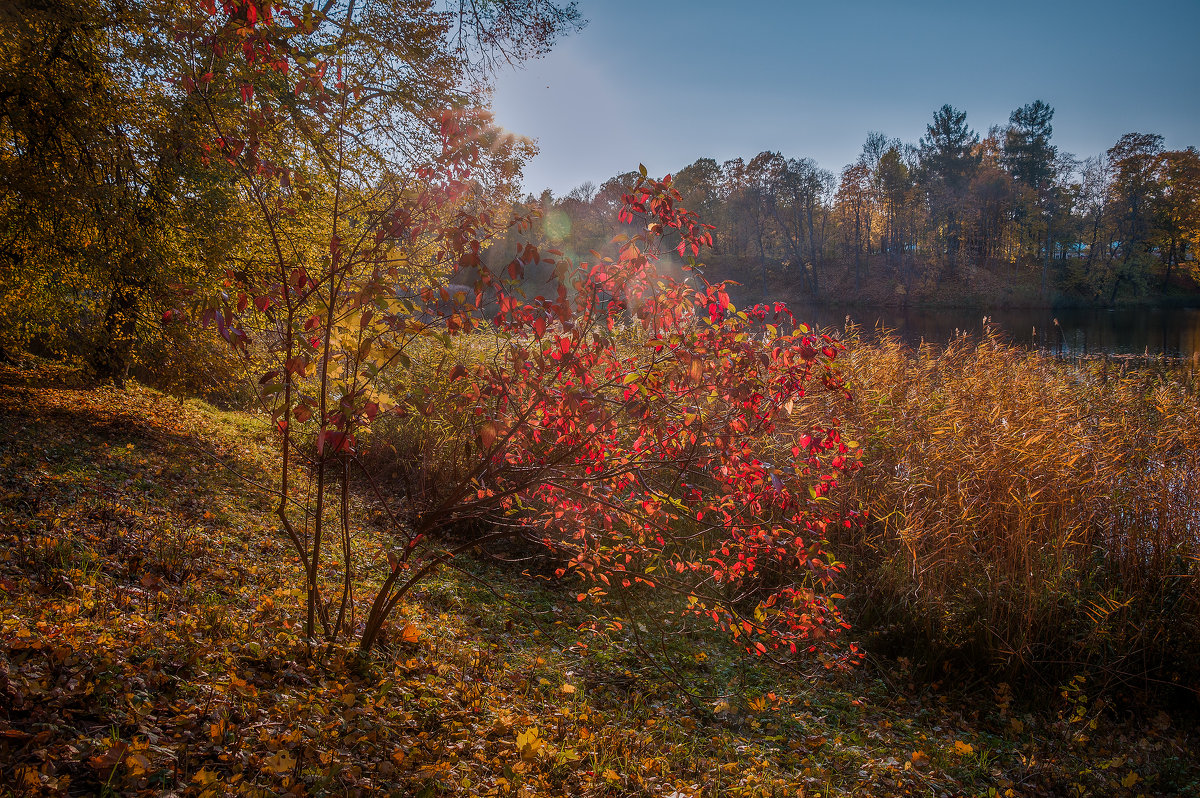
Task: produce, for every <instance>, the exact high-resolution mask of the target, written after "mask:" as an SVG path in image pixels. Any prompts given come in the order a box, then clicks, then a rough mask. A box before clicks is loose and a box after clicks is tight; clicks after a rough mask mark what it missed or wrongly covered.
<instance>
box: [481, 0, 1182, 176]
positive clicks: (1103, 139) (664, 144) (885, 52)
mask: <svg viewBox="0 0 1200 798" xmlns="http://www.w3.org/2000/svg"><path fill="white" fill-rule="evenodd" d="M579 7H580V10H581V11H582V12H583V14H584V16H585V17H587V18H588V20H589V24H588V26H587V28H585V29H584V30H583V31H582V32H581V33H579V34H576V35H573V36H570V37H568V38H566V39H564V40H563V41H562V42H560V43H559V45H558V46H557V48H556V49H555V50H554V52H553V53H551V54H550V55H549V56H548V57H546V58H545V59H542V60H540V61H534V62H531V63H528V64H526V65H525V66H524V67H522V68H520V69H519V70H516V71H513V70H506V71H504V72H503V73H502V74H501V75H500V77H499V78H498V80H497V84H496V91H495V96H494V102H493V106H494V109H495V112H496V117H497V121H498V122H499V123H500V124H501V125H503V126H504V127H506V128H508V129H510V130H512V131H513V132H516V133H520V134H523V135H526V136H530V137H531V138H534V139H536V140H537V142H538V145H539V147H540V149H541V154H540V155H539V156H538V157H537V158H536V159H535V160H534V161H533V162H532V163H531V164H530V165H529V166H527V167H526V170H525V186H526V188H527V189H528V190H530V191H532V192H534V193H538V192H540V191H541V189H542V188H546V187H549V188H551V189H552V190H553V191H554V193H555V194H556V195H562V194H564V193H566V192H567V191H569V190H570V189H571V188H572V187H574V186H576V185H578V184H580V183H582V182H583V181H585V180H592V181H594V182H596V183H600V182H601V181H603V180H604V179H606V178H608V177H611V176H612V175H614V174H616V173H618V172H623V171H628V170H631V169H636V168H637V165H638V163H639V162H640V163H645V164H646V166H647V167H648V168H649V169H650V171H651V172H652V173H658V174H662V173H665V172H667V171H675V170H677V169H679V168H680V167H683V166H686V165H687V164H689V163H691V162H692V161H694V160H695V159H696V158H699V157H712V158H716V159H717V161H718V162H720V161H723V160H726V159H728V158H732V157H735V156H738V155H741V156H743V157H746V158H750V157H752V156H754V155H755V154H757V153H758V152H761V151H762V150H767V149H770V150H778V151H781V152H783V154H784V155H787V156H789V157H811V158H813V159H815V160H816V161H817V162H818V163H819V164H820V165H821V166H823V167H825V168H826V169H829V170H831V171H833V172H835V173H836V172H838V171H839V170H840V169H841V167H842V166H844V165H845V164H847V163H849V162H851V161H853V160H854V159H855V158H856V157H857V155H858V152H859V149H860V148H861V146H862V142H863V140H864V139H865V138H866V134H867V131H869V130H879V131H882V132H884V133H885V134H887V135H888V136H889V137H898V138H901V139H903V140H905V141H911V142H915V141H916V140H917V139H918V138H919V137H920V136H921V135H922V134H923V133H924V132H925V125H926V123H927V122H928V121H929V120H930V119H931V118H932V116H933V112H934V111H935V110H936V109H937V108H939V107H940V106H941V105H942V104H943V103H950V104H952V105H954V106H956V107H957V108H959V109H961V110H964V111H966V112H967V122H968V123H969V124H970V125H971V126H972V127H973V128H975V129H976V130H978V131H981V132H984V131H986V130H987V128H988V127H989V126H990V125H993V124H1003V123H1005V122H1007V120H1008V115H1009V113H1010V112H1011V111H1012V110H1013V109H1014V108H1016V107H1018V106H1020V105H1024V104H1025V103H1027V102H1031V101H1033V100H1035V99H1042V100H1045V101H1046V102H1048V103H1049V104H1050V105H1052V106H1053V107H1054V108H1055V111H1056V113H1055V116H1054V140H1055V143H1057V144H1058V145H1059V147H1060V149H1062V150H1064V151H1067V152H1071V153H1074V154H1075V155H1077V156H1079V157H1084V156H1089V155H1096V154H1098V153H1100V152H1103V151H1104V150H1106V149H1107V148H1108V147H1110V146H1111V145H1112V144H1113V143H1114V142H1115V141H1116V140H1117V138H1119V137H1120V136H1121V135H1122V134H1123V133H1128V132H1130V131H1139V132H1147V133H1160V134H1162V135H1163V136H1164V137H1165V138H1166V145H1167V147H1169V148H1183V147H1187V146H1191V145H1195V146H1200V37H1198V34H1197V31H1198V30H1200V0H1143V1H1142V2H1138V3H1133V2H1112V1H1111V0H1093V1H1092V2H1074V1H1072V2H1064V1H1062V0H1042V1H1041V2H1026V1H1025V0H1016V1H1010V2H1006V3H978V2H957V3H955V2H920V1H919V0H912V1H911V2H908V3H901V2H865V1H862V2H856V1H855V0H829V2H807V1H806V0H797V1H796V2H764V1H762V0H758V1H756V0H742V2H740V3H739V2H732V3H731V2H710V1H709V0H691V2H688V1H687V0H640V1H639V0H581V2H580V3H579Z"/></svg>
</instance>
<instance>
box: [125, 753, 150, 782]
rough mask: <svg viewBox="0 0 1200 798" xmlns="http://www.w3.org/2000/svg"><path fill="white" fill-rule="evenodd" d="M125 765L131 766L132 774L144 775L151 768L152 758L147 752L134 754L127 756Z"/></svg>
mask: <svg viewBox="0 0 1200 798" xmlns="http://www.w3.org/2000/svg"><path fill="white" fill-rule="evenodd" d="M125 767H127V768H129V775H130V776H135V777H136V776H142V775H144V774H145V773H146V771H148V770H150V760H149V759H147V758H146V755H145V754H132V755H130V756H127V757H125Z"/></svg>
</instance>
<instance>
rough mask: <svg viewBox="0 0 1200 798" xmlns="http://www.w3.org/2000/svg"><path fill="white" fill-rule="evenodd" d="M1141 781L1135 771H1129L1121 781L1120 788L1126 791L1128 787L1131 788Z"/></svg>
mask: <svg viewBox="0 0 1200 798" xmlns="http://www.w3.org/2000/svg"><path fill="white" fill-rule="evenodd" d="M1141 780H1142V777H1141V776H1139V775H1138V774H1137V772H1136V771H1133V770H1131V771H1129V775H1127V776H1126V777H1125V778H1123V779H1121V786H1122V787H1125V788H1127V789H1128V788H1129V787H1132V786H1133V785H1135V784H1137V783H1138V782H1139V781H1141Z"/></svg>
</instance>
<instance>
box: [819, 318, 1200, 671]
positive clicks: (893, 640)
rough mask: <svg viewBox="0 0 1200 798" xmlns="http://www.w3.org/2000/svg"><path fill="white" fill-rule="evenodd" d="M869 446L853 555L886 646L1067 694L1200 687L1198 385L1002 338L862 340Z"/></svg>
mask: <svg viewBox="0 0 1200 798" xmlns="http://www.w3.org/2000/svg"><path fill="white" fill-rule="evenodd" d="M848 362H849V365H848V368H849V370H850V372H851V375H852V379H853V383H854V393H855V397H856V399H855V405H854V409H853V410H852V411H851V418H850V419H848V420H847V421H848V424H849V426H850V427H851V428H852V429H855V430H856V432H857V434H859V435H861V436H862V438H863V442H865V444H866V446H867V460H868V465H867V468H866V469H865V471H864V473H863V474H862V475H861V479H860V480H859V482H858V495H857V497H856V498H857V499H858V500H860V501H862V502H863V503H864V504H865V505H866V506H868V507H869V509H870V511H871V514H872V516H873V520H872V522H871V523H870V524H868V525H867V526H865V527H863V528H861V529H859V530H857V531H855V532H853V533H850V535H851V537H850V539H847V540H843V541H840V548H836V549H835V550H837V551H838V552H839V554H843V555H846V556H848V557H850V558H851V559H852V560H853V570H852V576H851V581H853V582H855V583H856V588H855V591H856V594H855V595H854V596H853V599H854V609H853V610H852V612H854V613H855V614H857V616H858V625H859V626H860V629H862V628H866V629H870V630H875V631H876V633H877V635H878V639H877V642H880V643H886V644H887V645H889V646H890V647H891V648H892V649H893V650H902V651H903V652H904V653H910V654H912V653H915V654H918V655H920V656H921V657H922V659H923V660H924V661H925V662H927V663H930V664H939V663H943V664H944V663H950V662H953V661H955V660H963V661H969V662H971V663H974V664H985V665H986V666H988V667H989V668H991V669H994V670H999V671H1003V672H1007V673H1009V674H1010V675H1011V674H1012V673H1014V672H1020V673H1024V674H1026V675H1028V674H1033V673H1036V674H1040V675H1043V676H1045V677H1047V678H1048V679H1051V680H1052V681H1054V683H1057V681H1055V680H1057V679H1061V678H1062V677H1063V676H1065V675H1067V674H1075V673H1083V672H1091V673H1092V675H1093V676H1094V677H1095V678H1097V679H1099V680H1100V681H1101V682H1103V683H1105V684H1107V685H1109V686H1110V687H1116V686H1118V685H1120V686H1133V687H1136V688H1151V689H1156V688H1160V687H1163V686H1168V685H1192V686H1193V687H1191V688H1187V689H1194V685H1195V684H1197V683H1200V682H1197V680H1196V678H1195V677H1196V676H1197V675H1200V668H1198V666H1197V664H1196V661H1195V657H1194V651H1195V650H1196V645H1197V643H1198V642H1200V585H1198V584H1197V579H1198V574H1200V398H1198V397H1197V395H1196V394H1195V393H1194V392H1193V391H1192V390H1190V387H1191V385H1190V381H1189V380H1187V379H1186V378H1185V377H1184V376H1183V375H1179V376H1180V377H1181V378H1180V379H1176V378H1175V377H1174V376H1173V375H1172V374H1171V373H1170V372H1169V370H1164V369H1162V368H1158V369H1150V368H1146V369H1141V370H1128V369H1123V368H1119V367H1115V366H1112V365H1110V364H1108V363H1107V362H1092V363H1084V364H1074V365H1072V364H1064V363H1060V362H1057V361H1054V360H1052V359H1048V358H1044V357H1041V356H1039V355H1037V354H1033V353H1029V352H1026V351H1025V350H1022V349H1018V348H1014V347H1011V346H1008V345H1006V344H1004V343H1003V342H1001V341H1000V340H999V339H998V338H997V337H996V336H994V335H988V336H985V337H984V338H983V339H982V340H967V339H961V340H958V341H955V342H954V343H952V344H950V345H949V346H948V347H947V348H945V349H933V348H924V349H921V350H919V351H913V350H911V349H907V348H905V347H904V346H903V345H902V344H900V343H898V342H897V341H896V340H895V339H892V338H887V337H885V338H883V339H882V340H881V341H879V342H877V343H875V344H872V345H857V344H856V345H855V346H853V347H852V353H851V356H850V357H849V358H848Z"/></svg>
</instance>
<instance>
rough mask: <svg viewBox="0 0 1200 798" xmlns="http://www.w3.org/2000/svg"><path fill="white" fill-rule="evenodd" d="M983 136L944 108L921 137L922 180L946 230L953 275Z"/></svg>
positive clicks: (961, 115)
mask: <svg viewBox="0 0 1200 798" xmlns="http://www.w3.org/2000/svg"><path fill="white" fill-rule="evenodd" d="M978 144H979V136H978V135H977V134H976V133H975V132H974V131H972V130H971V129H970V128H969V127H968V126H967V114H966V112H965V111H959V110H957V109H956V108H954V107H953V106H950V105H943V106H942V107H941V108H939V109H938V110H937V112H935V113H934V115H933V122H931V123H930V124H929V125H928V126H927V127H926V133H925V135H924V136H922V137H921V144H920V164H921V177H922V180H923V182H924V184H925V190H926V192H927V194H928V196H929V202H930V208H931V212H932V214H933V217H934V219H936V220H938V221H939V222H940V223H941V225H942V226H943V229H944V232H943V233H942V234H941V237H942V238H943V239H944V241H945V247H944V251H945V253H946V255H947V256H948V258H949V267H950V273H951V274H953V273H954V271H955V268H956V264H957V260H958V251H959V246H960V243H961V238H962V230H961V226H962V210H963V209H962V205H963V202H964V200H965V198H966V194H967V189H968V187H969V186H970V183H971V179H972V178H973V177H974V175H975V170H976V168H977V167H978V166H979V162H980V155H979V153H978V152H976V145H978Z"/></svg>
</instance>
